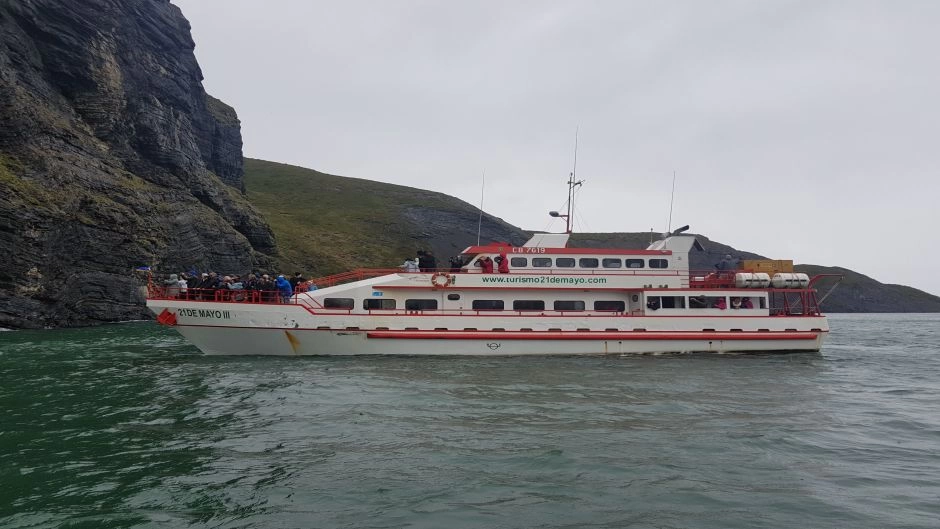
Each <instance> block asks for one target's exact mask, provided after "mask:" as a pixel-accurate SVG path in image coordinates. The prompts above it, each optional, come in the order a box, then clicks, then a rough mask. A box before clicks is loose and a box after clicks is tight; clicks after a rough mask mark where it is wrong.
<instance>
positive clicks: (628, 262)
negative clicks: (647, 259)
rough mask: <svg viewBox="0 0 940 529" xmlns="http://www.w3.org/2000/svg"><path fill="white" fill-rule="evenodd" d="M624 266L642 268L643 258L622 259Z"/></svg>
mask: <svg viewBox="0 0 940 529" xmlns="http://www.w3.org/2000/svg"><path fill="white" fill-rule="evenodd" d="M623 263H624V266H626V267H627V268H643V265H644V263H643V259H624V260H623Z"/></svg>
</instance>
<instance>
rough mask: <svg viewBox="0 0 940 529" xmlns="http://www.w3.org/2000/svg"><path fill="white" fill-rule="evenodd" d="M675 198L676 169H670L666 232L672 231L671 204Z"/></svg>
mask: <svg viewBox="0 0 940 529" xmlns="http://www.w3.org/2000/svg"><path fill="white" fill-rule="evenodd" d="M675 199H676V171H675V169H673V171H672V194H670V195H669V223H668V225H667V226H666V233H672V204H673V202H674V201H675Z"/></svg>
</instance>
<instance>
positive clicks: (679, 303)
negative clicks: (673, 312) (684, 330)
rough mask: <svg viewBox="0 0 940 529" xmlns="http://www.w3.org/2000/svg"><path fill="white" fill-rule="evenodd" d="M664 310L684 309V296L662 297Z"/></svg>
mask: <svg viewBox="0 0 940 529" xmlns="http://www.w3.org/2000/svg"><path fill="white" fill-rule="evenodd" d="M662 298H663V308H664V309H684V308H685V296H663V297H662Z"/></svg>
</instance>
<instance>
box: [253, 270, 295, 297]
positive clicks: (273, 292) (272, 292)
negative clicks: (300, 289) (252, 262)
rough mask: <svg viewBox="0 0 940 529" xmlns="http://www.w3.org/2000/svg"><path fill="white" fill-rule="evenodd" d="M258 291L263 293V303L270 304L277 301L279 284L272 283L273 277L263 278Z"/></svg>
mask: <svg viewBox="0 0 940 529" xmlns="http://www.w3.org/2000/svg"><path fill="white" fill-rule="evenodd" d="M288 284H289V283H288ZM258 290H260V291H261V301H263V302H267V303H270V302H272V301H274V300H275V299H277V284H276V283H275V282H274V281H271V276H269V275H268V274H264V275H262V276H261V281H259V282H258Z"/></svg>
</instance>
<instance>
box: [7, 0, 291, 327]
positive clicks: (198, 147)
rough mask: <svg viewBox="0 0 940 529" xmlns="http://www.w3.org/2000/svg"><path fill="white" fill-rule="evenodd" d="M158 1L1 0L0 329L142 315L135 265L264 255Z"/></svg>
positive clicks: (183, 47)
mask: <svg viewBox="0 0 940 529" xmlns="http://www.w3.org/2000/svg"><path fill="white" fill-rule="evenodd" d="M193 49H194V43H193V40H192V37H191V35H190V27H189V24H188V22H187V21H186V20H185V18H183V16H182V14H181V13H180V11H179V9H178V8H177V7H175V6H173V5H171V4H170V3H169V1H168V0H139V1H126V0H82V1H74V0H0V327H4V326H6V327H42V326H68V325H82V324H91V323H96V322H103V321H115V320H125V319H132V318H140V317H145V316H147V313H146V311H145V310H144V308H143V304H142V302H143V299H142V297H141V294H140V291H139V288H138V286H139V284H140V282H139V278H138V277H135V273H134V272H133V269H134V268H135V267H137V266H141V265H149V266H154V267H158V268H160V269H162V270H174V271H175V270H179V269H184V268H185V269H189V268H190V267H192V266H196V267H198V268H206V267H209V266H212V267H215V268H219V269H230V270H247V269H249V268H251V267H253V266H258V265H263V264H264V263H266V262H267V260H268V256H269V255H271V254H273V253H275V251H276V250H275V241H274V236H273V234H272V231H271V229H270V228H269V227H268V225H267V223H266V222H265V221H264V219H263V218H262V217H261V216H260V215H259V214H258V213H257V212H256V211H255V210H254V209H253V207H252V206H251V205H250V204H249V203H248V202H247V200H246V199H245V197H244V195H243V191H244V183H243V181H242V152H241V133H240V125H239V121H238V118H237V116H236V114H235V112H234V110H232V109H231V108H230V107H228V106H227V105H225V104H224V103H222V102H221V101H219V100H217V99H214V98H212V97H211V96H209V95H207V94H206V93H205V91H204V89H203V87H202V72H201V71H200V69H199V65H198V64H197V63H196V59H195V56H194V54H193Z"/></svg>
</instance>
